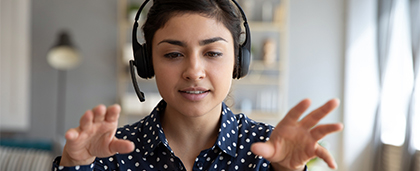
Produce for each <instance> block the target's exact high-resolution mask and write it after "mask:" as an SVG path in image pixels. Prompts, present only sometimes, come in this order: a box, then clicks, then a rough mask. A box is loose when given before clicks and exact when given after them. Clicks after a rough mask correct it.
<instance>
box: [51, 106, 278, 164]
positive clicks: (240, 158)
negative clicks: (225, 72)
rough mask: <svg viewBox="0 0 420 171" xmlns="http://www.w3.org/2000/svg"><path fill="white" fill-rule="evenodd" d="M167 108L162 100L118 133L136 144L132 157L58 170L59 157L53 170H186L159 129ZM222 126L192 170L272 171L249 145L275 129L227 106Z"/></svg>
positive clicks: (121, 155)
mask: <svg viewBox="0 0 420 171" xmlns="http://www.w3.org/2000/svg"><path fill="white" fill-rule="evenodd" d="M165 107H166V102H165V101H163V100H162V101H161V102H160V103H159V104H158V105H157V107H156V108H155V109H154V110H153V111H152V113H151V114H150V115H149V116H147V117H145V118H144V119H142V120H141V121H139V122H137V123H134V124H132V125H127V126H125V127H123V128H119V129H118V130H117V132H116V137H117V138H123V139H128V140H131V141H133V142H134V144H135V146H136V147H135V150H134V151H133V152H131V153H130V154H116V155H114V156H110V157H107V158H97V159H96V160H95V162H94V163H93V164H91V165H87V166H76V167H61V166H60V167H58V165H57V163H59V159H60V157H58V158H57V159H56V161H55V162H54V165H53V170H54V169H57V170H67V171H73V170H120V171H128V170H171V171H172V170H186V169H185V168H184V165H183V163H182V162H181V160H180V159H179V158H178V157H177V156H175V154H174V153H173V151H172V149H171V148H170V147H169V144H168V141H167V140H166V137H165V134H164V132H163V130H162V128H161V126H160V119H159V115H160V111H164V110H163V109H164V108H165ZM220 125H221V126H220V129H219V135H218V138H217V140H216V142H215V144H214V145H213V147H212V148H209V149H205V150H203V151H201V153H200V154H199V155H198V156H197V158H196V159H195V163H194V166H193V167H194V168H193V170H197V171H200V170H241V171H243V170H270V163H269V161H267V160H266V159H264V158H262V157H261V156H256V155H254V154H253V153H252V152H251V150H250V146H251V144H252V143H254V142H262V141H267V140H268V139H269V136H270V134H271V131H272V129H273V127H272V126H270V125H267V124H264V123H259V122H255V121H253V120H251V119H249V118H248V117H247V116H246V115H244V114H237V115H234V114H233V113H232V112H231V111H230V109H229V108H228V107H227V106H226V105H225V104H224V103H223V108H222V112H221V124H220Z"/></svg>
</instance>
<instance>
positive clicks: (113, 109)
mask: <svg viewBox="0 0 420 171" xmlns="http://www.w3.org/2000/svg"><path fill="white" fill-rule="evenodd" d="M120 112H121V107H120V105H118V104H115V105H112V106H110V107H108V109H107V112H106V115H105V121H108V122H114V121H118V117H119V116H120Z"/></svg>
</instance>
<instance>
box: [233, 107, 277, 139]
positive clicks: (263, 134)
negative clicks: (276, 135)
mask: <svg viewBox="0 0 420 171" xmlns="http://www.w3.org/2000/svg"><path fill="white" fill-rule="evenodd" d="M235 117H236V119H237V122H238V130H239V133H242V136H241V134H239V137H240V138H241V137H247V138H250V137H251V138H252V137H253V138H254V139H259V141H267V140H268V138H269V137H270V135H271V132H272V131H273V129H274V127H273V126H272V125H270V124H267V123H264V122H260V121H255V120H253V119H251V118H249V117H248V116H247V115H245V114H243V113H239V114H235Z"/></svg>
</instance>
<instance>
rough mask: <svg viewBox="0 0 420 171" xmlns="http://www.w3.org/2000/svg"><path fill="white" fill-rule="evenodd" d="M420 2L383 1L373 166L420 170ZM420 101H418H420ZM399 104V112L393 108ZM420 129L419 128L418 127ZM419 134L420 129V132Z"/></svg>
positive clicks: (378, 22)
mask: <svg viewBox="0 0 420 171" xmlns="http://www.w3.org/2000/svg"><path fill="white" fill-rule="evenodd" d="M419 1H420V0H379V1H378V13H377V14H378V21H377V36H378V37H377V43H378V48H377V50H378V63H379V76H378V77H379V79H380V87H381V90H380V93H381V95H380V99H379V100H378V101H379V103H378V105H377V111H376V122H375V126H374V136H373V139H372V141H373V144H374V150H375V159H374V161H375V165H374V168H373V170H390V171H391V170H392V171H413V170H420V167H418V166H416V164H418V161H419V160H420V159H419V158H417V159H416V155H418V154H419V152H418V150H417V149H416V148H415V143H416V142H414V141H413V140H414V139H416V137H415V136H419V135H416V134H415V129H417V126H416V124H415V122H416V121H415V119H416V118H418V117H419V116H420V115H419V113H420V108H419V107H417V106H419V105H416V104H420V103H419V102H418V101H420V93H418V92H417V91H420V90H418V88H416V87H419V85H418V83H417V82H418V81H419V80H418V79H417V77H418V75H419V74H418V73H419V67H420V57H419V52H420V44H419V42H420V12H419V9H420V6H419V5H420V3H419ZM416 99H417V102H416ZM394 108H395V109H396V110H394ZM419 128H420V127H419ZM417 134H418V133H417Z"/></svg>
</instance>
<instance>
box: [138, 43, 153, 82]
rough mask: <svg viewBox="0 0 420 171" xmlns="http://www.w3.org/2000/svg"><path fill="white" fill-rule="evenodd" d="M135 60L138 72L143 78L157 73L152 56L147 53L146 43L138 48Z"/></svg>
mask: <svg viewBox="0 0 420 171" xmlns="http://www.w3.org/2000/svg"><path fill="white" fill-rule="evenodd" d="M134 60H135V61H136V62H135V63H136V67H137V74H138V75H139V76H140V77H141V78H144V79H149V78H152V77H153V76H154V75H155V73H154V70H153V65H152V62H151V57H150V56H149V55H148V53H147V46H146V44H142V45H140V47H139V48H138V49H137V50H136V52H135V54H134Z"/></svg>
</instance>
